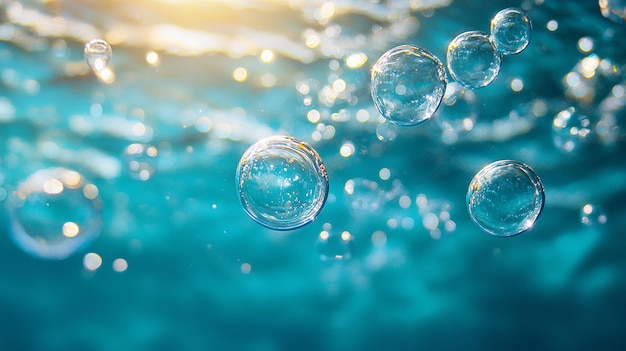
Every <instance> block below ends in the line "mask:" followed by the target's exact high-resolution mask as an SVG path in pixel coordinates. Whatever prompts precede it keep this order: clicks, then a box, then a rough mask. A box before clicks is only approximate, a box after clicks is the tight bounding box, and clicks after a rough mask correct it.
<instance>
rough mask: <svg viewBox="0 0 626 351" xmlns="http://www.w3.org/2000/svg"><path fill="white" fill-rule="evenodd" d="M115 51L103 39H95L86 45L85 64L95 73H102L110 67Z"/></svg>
mask: <svg viewBox="0 0 626 351" xmlns="http://www.w3.org/2000/svg"><path fill="white" fill-rule="evenodd" d="M112 55H113V51H112V49H111V45H109V43H107V42H106V41H104V40H102V39H93V40H91V41H89V42H88V43H87V44H85V62H87V65H88V66H89V68H91V69H92V70H94V71H97V72H99V71H102V70H103V69H104V68H106V67H107V66H108V65H109V62H110V61H111V56H112Z"/></svg>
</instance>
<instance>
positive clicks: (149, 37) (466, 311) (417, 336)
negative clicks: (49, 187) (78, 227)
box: [0, 0, 626, 351]
mask: <svg viewBox="0 0 626 351" xmlns="http://www.w3.org/2000/svg"><path fill="white" fill-rule="evenodd" d="M416 3H419V2H413V4H414V5H413V6H411V2H410V1H356V0H355V1H335V2H334V4H333V2H326V1H315V0H294V1H291V2H283V1H270V0H265V1H261V0H259V1H252V0H249V1H239V2H231V1H191V0H188V1H180V2H177V3H175V2H167V1H163V2H155V1H137V2H132V3H130V2H114V3H110V4H107V5H104V3H100V2H96V1H88V0H82V1H78V0H77V1H50V2H46V3H45V5H42V3H41V2H39V1H21V2H18V1H8V2H7V1H4V2H2V8H3V10H2V11H0V18H1V19H2V20H1V24H0V38H2V41H0V202H1V203H2V205H3V208H2V214H1V216H0V223H1V224H2V225H1V226H0V231H1V232H0V250H1V255H0V311H1V313H0V349H2V350H107V351H108V350H199V349H200V350H255V351H256V350H259V351H264V350H295V349H297V350H370V349H371V350H374V349H390V350H418V349H427V350H432V349H435V350H441V349H463V350H485V349H509V350H528V349H536V350H554V349H591V348H593V349H615V348H618V349H619V348H620V347H621V344H622V342H621V335H622V333H623V325H624V315H626V309H625V307H624V297H623V296H624V294H625V293H626V286H625V285H624V283H623V279H621V278H622V277H623V274H624V270H625V269H626V261H625V260H624V258H623V257H624V255H623V252H624V249H626V240H625V239H624V238H623V237H622V234H623V233H622V232H623V230H622V229H623V228H626V202H624V201H623V198H624V196H625V195H626V181H625V180H626V160H625V159H624V151H626V149H625V146H624V141H625V138H624V128H625V125H624V123H626V120H625V118H626V117H625V114H624V105H626V103H625V99H626V84H625V83H624V73H623V71H624V68H625V67H624V64H625V63H626V51H625V50H624V48H625V47H626V43H625V42H624V41H625V40H626V39H625V38H626V36H625V33H624V31H625V27H624V24H619V23H615V22H612V21H610V20H609V19H606V18H604V17H603V16H602V15H601V13H600V8H599V6H598V4H597V2H594V1H589V2H574V1H543V2H541V1H535V2H528V1H527V2H523V3H520V2H519V1H515V2H510V1H495V2H490V3H489V4H486V3H485V4H483V3H482V2H469V1H453V2H449V3H448V2H446V1H444V2H441V3H438V2H435V1H433V2H432V5H433V6H435V8H434V9H430V8H428V9H427V7H429V5H428V4H425V5H423V6H418V5H415V4H416ZM288 4H290V5H288ZM511 6H515V7H520V8H522V9H524V10H525V11H526V12H527V13H528V15H529V17H530V19H531V21H532V23H533V32H532V34H531V42H530V44H529V46H528V47H527V48H526V49H525V50H524V51H523V52H521V53H520V54H517V55H509V56H505V57H503V59H502V67H501V70H500V74H499V76H498V78H497V79H496V80H495V81H494V82H493V83H491V85H489V86H487V87H484V88H480V89H476V90H475V91H474V94H475V99H476V102H475V103H473V105H472V103H470V105H471V106H470V107H471V108H472V109H473V110H475V117H476V119H475V121H473V120H472V119H471V118H469V117H468V118H469V120H470V122H471V123H470V122H463V121H464V119H465V118H466V117H467V116H466V115H465V114H466V113H468V112H467V111H468V110H471V109H470V108H469V107H468V108H458V109H456V108H452V107H450V106H447V105H445V106H444V105H443V104H442V106H441V108H440V110H439V112H438V114H436V115H435V116H434V117H433V118H432V119H431V120H428V121H425V122H423V123H421V124H420V125H418V126H413V127H393V126H385V125H383V126H384V128H388V134H385V135H386V136H387V138H386V139H385V140H386V141H381V140H379V138H378V137H377V129H378V130H379V131H380V130H381V128H379V123H380V118H379V116H378V112H377V111H376V109H375V108H374V106H373V102H372V99H371V97H370V95H369V94H370V85H369V79H370V68H371V66H372V65H373V64H374V63H375V62H376V59H377V58H378V57H379V56H380V55H382V54H383V53H384V52H386V51H387V50H389V49H390V48H392V47H395V46H397V45H402V44H411V45H417V46H420V47H423V48H425V49H427V50H428V51H430V52H432V53H433V54H434V55H436V56H437V57H439V59H441V60H442V62H443V63H444V64H445V62H444V61H445V57H446V48H447V45H448V43H449V42H450V40H452V39H453V38H454V37H455V36H457V35H458V34H460V33H462V32H465V31H470V30H480V31H484V32H488V31H489V26H490V23H489V21H490V19H491V17H492V16H493V15H495V14H496V13H497V12H498V11H499V10H501V9H503V8H506V7H511ZM95 37H102V38H104V39H106V40H107V41H108V42H109V43H110V44H111V46H112V48H113V57H112V60H111V63H110V67H109V68H110V69H111V71H110V73H109V75H104V76H103V75H100V76H99V77H98V76H96V75H94V73H93V72H91V71H90V70H89V68H88V67H87V66H86V64H85V62H84V59H83V47H84V44H85V43H86V42H88V41H89V40H91V39H93V38H95ZM264 50H268V51H264ZM448 81H449V82H452V81H453V80H452V79H450V77H448ZM570 107H574V109H575V111H576V113H577V117H576V118H569V119H568V118H565V117H563V116H564V115H563V114H559V113H560V112H561V111H565V110H567V109H568V108H570ZM452 111H454V112H452ZM446 114H447V115H446ZM459 115H460V116H459ZM558 115H560V116H561V118H560V119H557V121H556V123H555V117H556V116H558ZM579 115H580V116H583V117H584V118H579V117H578V116H579ZM441 120H451V121H457V122H458V121H461V122H458V123H452V124H454V125H456V126H457V127H456V128H452V129H450V128H447V129H445V128H444V129H442V127H441V126H442V125H444V126H445V125H446V124H445V123H438V122H440V121H441ZM585 120H587V122H585ZM448 125H450V124H448ZM459 125H461V126H463V127H462V128H461V127H458V126H459ZM275 134H288V135H292V136H294V137H297V138H299V139H302V140H304V141H306V142H308V143H310V145H311V146H312V147H314V148H315V149H316V150H317V152H318V153H319V154H320V156H321V157H322V159H323V161H324V163H325V165H326V169H327V171H328V177H329V180H330V193H329V196H328V201H327V203H326V205H325V206H324V208H323V209H322V211H321V213H320V215H319V216H318V217H317V219H316V220H315V221H314V222H312V223H309V224H308V225H306V226H304V227H302V228H299V229H296V230H293V231H288V232H278V231H272V230H269V229H266V228H264V227H262V226H260V225H259V224H257V223H256V222H254V221H253V220H252V219H250V218H249V217H248V216H247V215H246V213H245V212H244V210H243V209H242V207H241V204H240V202H239V198H238V194H237V190H236V186H235V170H236V168H237V164H238V162H239V159H240V158H241V155H242V154H243V153H244V152H245V150H246V149H247V148H248V147H249V146H250V145H252V144H253V143H254V142H256V141H257V140H259V139H261V138H263V137H266V136H270V135H275ZM394 135H395V138H393V136H394ZM388 139H393V140H388ZM133 145H134V146H133ZM502 159H512V160H517V161H519V162H523V163H524V164H527V165H529V166H530V167H532V169H533V170H534V171H535V172H536V173H537V175H538V176H539V177H540V178H541V180H542V182H543V185H544V187H545V205H544V209H543V212H542V213H541V215H540V216H539V218H538V220H537V222H536V223H535V225H534V227H533V228H532V229H531V230H530V231H528V232H525V233H523V234H520V235H517V236H514V237H508V238H498V237H493V236H490V235H488V234H486V233H484V232H482V231H481V230H480V229H479V228H478V227H477V226H476V225H475V224H474V223H473V222H472V220H471V219H470V217H469V215H468V213H467V209H466V203H465V198H466V193H467V188H468V185H469V183H470V181H471V179H472V178H473V177H474V175H475V174H476V172H478V171H479V170H480V169H481V168H482V167H484V166H485V165H487V164H489V163H491V162H493V161H497V160H502ZM51 167H64V168H67V169H72V170H74V171H76V172H79V173H80V174H81V175H82V176H84V177H85V178H86V179H89V181H91V182H93V184H94V185H96V186H97V188H98V194H99V198H100V200H101V201H102V227H101V232H100V235H99V237H98V238H97V239H96V240H95V241H94V242H92V243H91V244H90V245H88V246H87V247H85V248H84V249H83V250H81V251H80V252H77V253H75V254H74V255H72V256H70V257H68V258H66V259H62V260H48V259H42V258H37V257H33V256H32V255H30V254H28V253H26V252H24V251H23V250H22V249H21V248H19V247H18V246H17V245H16V244H15V243H14V241H13V240H12V239H11V235H12V232H11V228H12V226H11V221H10V216H9V209H10V206H8V199H9V198H11V196H12V194H13V192H14V190H15V189H16V188H17V187H18V184H20V182H21V181H22V180H24V179H26V178H27V177H28V176H29V175H31V174H33V173H34V172H36V171H38V170H41V169H47V168H51ZM587 204H593V205H594V208H595V209H598V208H601V209H603V210H600V211H602V212H599V213H600V215H598V216H596V217H594V218H592V220H591V221H588V220H581V212H582V213H583V214H584V213H585V210H584V208H585V205H587ZM587 209H588V207H587ZM594 213H596V212H593V211H592V213H591V214H592V216H593V215H594ZM602 216H604V217H602ZM601 218H605V219H606V220H603V219H601ZM53 219H55V218H51V219H50V220H53ZM583 222H588V223H592V225H587V224H585V223H583ZM603 222H605V223H603ZM39 225H42V224H41V223H40V224H39ZM43 226H45V223H44V224H43ZM70 227H71V226H70ZM346 232H347V234H345V233H346ZM324 233H327V234H324ZM331 233H332V236H331ZM326 235H328V237H327V238H328V240H329V242H330V240H331V238H333V240H334V241H333V242H332V244H333V245H335V246H330V245H329V246H323V245H320V240H323V239H322V238H323V237H325V236H326ZM337 235H339V236H337ZM338 238H340V239H338ZM333 255H335V256H333ZM320 256H321V257H320ZM337 256H340V257H337ZM329 258H331V259H329ZM332 258H335V259H332ZM100 260H101V264H99V263H100Z"/></svg>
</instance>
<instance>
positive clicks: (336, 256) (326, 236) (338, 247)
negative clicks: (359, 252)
mask: <svg viewBox="0 0 626 351" xmlns="http://www.w3.org/2000/svg"><path fill="white" fill-rule="evenodd" d="M352 239H353V237H352V234H350V232H347V231H344V232H341V233H339V232H335V231H332V230H330V231H329V230H322V231H321V232H320V235H319V236H318V237H317V242H316V244H315V249H316V250H317V254H318V255H319V258H320V260H322V261H342V260H349V259H351V258H352Z"/></svg>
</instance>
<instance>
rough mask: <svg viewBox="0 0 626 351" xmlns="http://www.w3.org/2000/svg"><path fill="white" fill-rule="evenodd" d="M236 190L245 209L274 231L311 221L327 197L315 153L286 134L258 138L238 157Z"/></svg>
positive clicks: (323, 174) (321, 166)
mask: <svg viewBox="0 0 626 351" xmlns="http://www.w3.org/2000/svg"><path fill="white" fill-rule="evenodd" d="M236 178H237V179H236V181H237V190H238V192H239V198H240V200H241V204H242V206H243V208H244V210H245V212H246V213H247V214H248V215H249V216H250V217H251V218H252V219H254V220H255V221H256V222H258V223H259V224H261V225H263V226H265V227H267V228H270V229H274V230H291V229H295V228H298V227H301V226H303V225H305V224H307V223H309V222H311V221H312V220H314V219H315V218H316V217H317V215H318V214H319V213H320V211H321V210H322V207H323V206H324V203H325V202H326V198H327V196H328V188H329V182H328V175H327V173H326V167H325V166H324V164H323V163H322V159H321V157H320V156H319V154H318V153H317V152H316V151H315V150H314V149H313V148H312V147H311V146H310V145H309V144H307V143H305V142H303V141H301V140H298V139H296V138H294V137H289V136H273V137H268V138H265V139H261V140H259V141H258V142H256V143H255V144H254V145H252V146H251V147H250V148H249V149H248V150H247V151H246V152H245V153H244V154H243V156H242V157H241V160H240V161H239V165H238V167H237V174H236Z"/></svg>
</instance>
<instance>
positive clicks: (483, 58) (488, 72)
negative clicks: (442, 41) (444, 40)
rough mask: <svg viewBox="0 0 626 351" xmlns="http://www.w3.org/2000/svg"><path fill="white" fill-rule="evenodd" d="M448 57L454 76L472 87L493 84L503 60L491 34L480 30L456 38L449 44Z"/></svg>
mask: <svg viewBox="0 0 626 351" xmlns="http://www.w3.org/2000/svg"><path fill="white" fill-rule="evenodd" d="M446 59H447V64H448V71H449V72H450V75H451V76H452V78H454V80H456V81H457V82H459V84H461V85H462V86H464V87H466V88H470V89H474V88H481V87H484V86H487V85H489V84H491V82H493V81H494V80H495V79H496V78H497V77H498V74H499V73H500V65H501V62H502V57H501V54H500V52H498V51H497V50H496V47H495V46H494V45H493V43H492V42H491V40H490V38H489V35H487V34H485V33H483V32H479V31H471V32H465V33H461V34H459V35H458V36H457V37H456V38H454V39H453V40H452V41H451V42H450V44H449V45H448V52H447V55H446Z"/></svg>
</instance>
